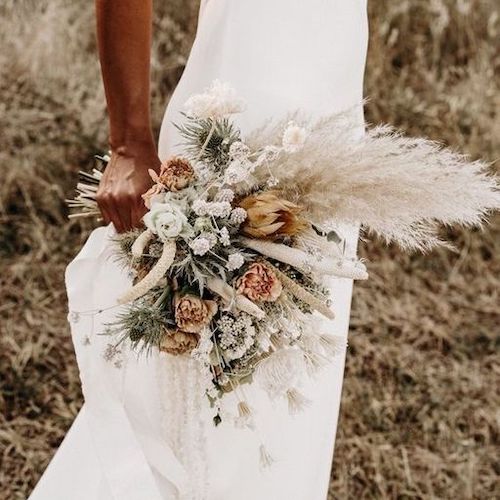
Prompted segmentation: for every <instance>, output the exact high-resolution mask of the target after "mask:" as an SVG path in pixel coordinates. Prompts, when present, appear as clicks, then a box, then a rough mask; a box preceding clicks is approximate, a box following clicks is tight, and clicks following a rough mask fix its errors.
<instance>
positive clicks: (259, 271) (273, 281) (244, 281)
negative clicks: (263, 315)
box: [236, 262, 283, 302]
mask: <svg viewBox="0 0 500 500" xmlns="http://www.w3.org/2000/svg"><path fill="white" fill-rule="evenodd" d="M236 290H237V292H238V293H240V294H242V295H245V297H247V298H249V299H250V300H253V301H256V302H274V301H275V300H277V299H278V297H279V296H280V294H281V292H282V290H283V286H282V284H281V281H280V280H279V279H278V277H277V276H276V274H275V273H274V271H273V270H272V269H270V268H269V267H267V266H266V265H265V264H263V263H261V262H254V263H253V264H251V265H250V266H249V268H248V269H247V271H246V272H245V274H243V276H240V277H239V278H238V279H237V281H236Z"/></svg>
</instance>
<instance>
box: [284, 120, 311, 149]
mask: <svg viewBox="0 0 500 500" xmlns="http://www.w3.org/2000/svg"><path fill="white" fill-rule="evenodd" d="M307 135H308V134H307V130H306V129H305V128H304V127H299V126H298V125H296V124H295V123H294V122H290V123H289V124H288V126H287V128H286V129H285V131H284V132H283V149H284V150H285V151H286V152H287V153H296V152H297V151H300V150H301V149H302V148H303V147H304V144H305V142H306V139H307Z"/></svg>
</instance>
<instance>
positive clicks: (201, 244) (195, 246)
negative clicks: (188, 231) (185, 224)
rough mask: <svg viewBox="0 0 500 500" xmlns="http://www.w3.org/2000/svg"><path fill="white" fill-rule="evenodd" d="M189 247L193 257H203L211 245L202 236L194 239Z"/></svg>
mask: <svg viewBox="0 0 500 500" xmlns="http://www.w3.org/2000/svg"><path fill="white" fill-rule="evenodd" d="M189 246H190V247H191V250H193V253H194V254H195V255H200V256H201V255H205V254H206V253H207V252H208V251H209V250H210V249H211V248H212V244H211V242H210V240H209V239H208V238H205V237H203V236H198V238H195V239H194V240H193V241H192V242H191V243H190V244H189Z"/></svg>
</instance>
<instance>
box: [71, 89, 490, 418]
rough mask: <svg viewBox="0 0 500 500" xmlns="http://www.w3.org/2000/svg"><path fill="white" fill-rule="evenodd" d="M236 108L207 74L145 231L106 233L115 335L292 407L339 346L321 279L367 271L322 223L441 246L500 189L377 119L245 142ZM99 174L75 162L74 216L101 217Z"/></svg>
mask: <svg viewBox="0 0 500 500" xmlns="http://www.w3.org/2000/svg"><path fill="white" fill-rule="evenodd" d="M243 111H244V103H243V102H242V101H241V100H240V99H239V98H238V96H237V95H236V93H235V91H234V90H233V89H232V88H231V87H230V86H229V85H227V84H224V83H221V82H218V81H216V82H214V83H213V84H212V86H211V87H210V88H209V89H207V90H206V91H205V92H204V93H202V94H199V95H196V96H193V97H191V98H190V99H189V100H188V102H187V103H186V106H185V114H184V115H183V120H184V121H183V123H182V124H180V125H178V130H179V132H180V134H181V136H182V137H183V139H184V143H183V146H184V152H183V156H182V157H181V156H175V157H172V158H169V159H167V160H166V161H164V163H163V164H162V166H161V170H160V172H154V171H151V172H150V174H151V178H152V180H153V182H154V185H153V187H152V188H151V189H150V190H149V191H148V192H147V193H145V194H144V196H143V197H144V201H145V204H146V206H147V208H148V212H147V214H146V215H145V216H144V224H145V229H144V230H141V231H133V232H130V233H127V234H124V235H121V236H119V237H118V238H117V242H118V247H119V249H118V253H119V255H120V257H121V258H122V259H123V260H124V262H125V263H126V265H127V266H129V267H130V268H131V269H133V270H134V272H135V282H134V284H133V286H132V288H131V289H129V290H124V293H123V296H122V297H121V299H120V303H122V304H127V305H128V306H127V308H126V310H125V312H123V313H122V314H121V315H120V316H119V318H118V320H117V322H116V323H115V324H114V325H112V326H111V331H112V332H115V333H116V334H117V335H119V341H130V342H131V343H132V345H133V347H134V348H137V349H140V350H146V351H147V352H148V351H150V350H151V349H159V350H160V351H163V352H165V353H168V354H170V355H175V356H180V355H185V356H192V357H193V358H195V359H197V360H199V362H200V367H201V368H200V369H203V370H204V373H206V377H205V378H206V394H207V397H208V398H209V400H210V402H211V403H212V404H213V405H214V406H215V407H216V408H218V407H219V403H218V402H219V400H220V398H222V396H223V394H224V393H225V392H228V391H234V390H235V389H237V388H238V387H239V386H240V385H241V384H243V383H248V382H252V381H254V380H255V381H257V382H258V383H260V384H261V385H262V387H263V388H264V389H265V390H266V391H267V392H268V393H269V394H270V396H271V397H279V396H284V397H286V398H287V399H288V402H289V408H290V410H291V412H292V413H293V412H295V411H297V410H299V409H300V408H301V407H302V406H303V405H304V404H305V402H306V401H307V400H306V399H305V397H304V396H302V395H301V394H300V393H299V392H298V380H299V377H300V376H301V375H302V374H303V373H311V372H314V371H315V370H317V369H319V368H320V367H321V366H323V365H324V364H325V363H327V362H329V361H330V360H331V358H332V357H333V356H334V355H335V354H337V353H338V352H340V351H341V350H342V349H343V348H344V347H345V342H344V341H343V340H342V339H341V338H339V337H335V336H334V335H332V332H323V333H321V332H318V331H317V329H315V328H312V327H311V323H312V322H313V321H314V318H315V317H317V315H318V314H319V315H323V316H325V317H327V318H333V314H334V313H333V309H332V304H331V301H330V298H329V296H328V289H327V288H325V286H324V285H323V284H322V280H321V278H320V277H321V276H325V275H330V276H337V277H347V278H351V279H366V278H367V277H368V274H367V271H366V267H365V265H364V263H363V262H361V261H359V260H356V259H352V258H347V257H346V256H345V255H344V250H343V245H342V241H341V239H340V238H339V236H338V235H337V234H336V233H335V231H332V230H331V229H329V228H330V227H331V223H332V222H334V223H337V222H338V223H352V224H361V226H362V227H363V228H364V229H365V230H367V231H368V232H370V231H372V232H374V233H376V234H378V235H380V236H381V237H383V238H385V239H386V240H387V241H388V242H391V241H393V242H396V243H398V244H400V245H401V246H402V247H403V248H404V249H409V250H413V249H417V250H428V249H430V248H432V247H434V246H436V245H440V244H445V242H443V241H441V240H440V238H439V236H438V233H437V229H438V227H439V225H440V224H441V225H443V224H444V225H448V224H456V223H458V224H462V225H478V224H480V223H481V222H482V221H483V219H484V217H485V216H486V215H487V213H488V212H489V211H492V210H496V209H498V208H499V207H500V194H499V191H498V185H497V181H496V179H495V178H494V177H492V176H490V175H488V174H487V172H486V169H487V166H486V165H485V164H483V163H482V162H479V161H476V162H469V161H468V160H467V159H466V158H465V157H463V156H461V155H458V154H456V153H453V152H451V151H450V150H448V149H443V148H442V147H441V146H439V145H437V144H436V143H433V142H431V141H428V140H425V139H411V138H406V137H403V136H402V135H400V134H399V133H397V132H395V131H394V130H393V129H392V128H390V127H386V126H381V127H376V128H372V129H369V130H368V131H367V132H366V133H365V134H359V133H356V130H355V128H356V127H355V126H354V125H353V123H355V120H352V119H351V118H350V114H349V113H345V114H340V115H333V116H330V117H326V118H323V119H320V120H316V121H310V120H306V119H304V118H301V117H300V116H298V115H297V116H293V117H291V118H289V119H287V120H285V121H278V122H273V123H269V124H267V125H266V126H264V127H263V128H261V129H259V130H256V131H254V132H253V133H252V134H251V135H250V136H249V137H247V138H245V139H243V137H242V136H241V132H240V130H239V129H238V128H237V127H236V125H235V124H234V122H233V121H232V120H231V119H230V117H231V115H233V114H235V113H240V112H243ZM358 132H359V131H358ZM100 175H101V174H100V172H99V171H97V170H95V171H94V173H93V174H91V175H89V174H84V177H83V179H82V182H81V183H80V184H79V185H78V193H79V194H78V196H77V197H76V199H75V200H72V201H71V206H72V207H74V208H77V209H80V210H81V213H80V214H75V215H76V216H78V215H97V214H98V213H99V211H98V208H97V205H96V202H95V192H96V186H97V185H98V183H99V179H100ZM313 313H317V314H314V315H313ZM241 405H243V406H241ZM245 405H246V403H245V402H244V401H242V402H241V403H240V406H241V408H240V414H241V417H242V418H247V417H248V413H249V412H248V411H247V409H248V408H247V406H245ZM215 421H216V422H219V421H220V415H218V414H217V415H216V417H215Z"/></svg>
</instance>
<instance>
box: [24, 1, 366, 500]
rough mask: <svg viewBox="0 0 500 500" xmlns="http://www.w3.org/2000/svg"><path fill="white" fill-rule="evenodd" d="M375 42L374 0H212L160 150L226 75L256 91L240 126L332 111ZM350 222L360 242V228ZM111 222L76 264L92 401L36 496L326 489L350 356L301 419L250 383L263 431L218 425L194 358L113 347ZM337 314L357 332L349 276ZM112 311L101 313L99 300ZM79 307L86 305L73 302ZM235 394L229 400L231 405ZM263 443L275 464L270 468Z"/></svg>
mask: <svg viewBox="0 0 500 500" xmlns="http://www.w3.org/2000/svg"><path fill="white" fill-rule="evenodd" d="M366 43H367V21H366V4H365V0H307V1H306V0H208V1H204V2H203V5H202V9H201V15H200V21H199V27H198V33H197V36H196V40H195V42H194V45H193V48H192V51H191V55H190V58H189V61H188V64H187V67H186V69H185V72H184V74H183V76H182V79H181V81H180V83H179V85H178V87H177V89H176V91H175V93H174V95H173V96H172V99H171V101H170V104H169V107H168V109H167V113H166V115H165V120H164V123H163V126H162V130H161V134H160V144H159V146H160V156H161V158H162V159H164V158H166V157H167V156H168V155H170V154H172V153H175V152H176V151H178V147H177V144H178V142H179V137H178V135H177V132H176V129H175V128H174V127H173V125H172V123H171V122H172V121H179V119H180V118H181V117H180V115H179V111H180V110H181V108H182V104H183V103H184V101H185V100H186V99H187V97H189V95H191V94H192V93H196V92H199V91H201V90H203V89H204V88H205V87H206V86H208V85H209V84H210V82H211V81H212V80H214V79H216V78H218V79H220V80H223V81H228V82H230V83H231V84H232V85H233V86H234V87H235V88H236V89H237V91H238V93H239V94H240V95H241V96H242V97H243V98H244V99H245V100H246V102H247V106H248V109H247V112H246V113H245V114H244V115H241V117H239V118H238V122H239V125H240V126H241V127H242V129H243V131H244V132H245V131H250V130H251V129H253V128H254V127H258V126H259V125H261V124H262V123H263V122H264V121H265V120H266V119H268V118H272V117H274V118H281V117H283V116H285V115H287V114H288V113H291V112H293V111H296V110H302V111H304V112H306V113H309V114H310V115H311V116H321V115H324V114H330V113H333V112H336V111H341V110H345V109H348V108H352V107H353V106H358V109H359V123H360V132H359V133H362V130H363V116H362V108H361V102H362V83H363V72H364V62H365V53H366ZM340 232H341V233H342V234H343V235H344V236H345V238H346V241H347V251H348V252H350V253H354V252H355V247H356V242H357V228H354V227H347V228H346V227H344V228H340ZM113 234H114V233H113V229H112V227H107V228H100V229H97V230H96V231H94V232H93V233H92V235H91V236H90V238H89V240H88V242H87V243H86V245H85V247H84V248H83V249H82V251H81V252H80V254H79V255H78V256H77V257H76V259H75V260H74V261H73V262H72V263H71V264H70V266H69V267H68V270H67V274H66V283H67V287H68V298H69V309H70V321H71V331H72V336H73V341H74V345H75V351H76V353H77V360H78V364H79V368H80V372H81V379H82V385H83V392H84V396H85V405H84V407H83V408H82V410H81V412H80V414H79V415H78V417H77V419H76V420H75V422H74V424H73V426H72V428H71V429H70V431H69V432H68V434H67V436H66V438H65V440H64V442H63V444H62V445H61V447H60V449H59V450H58V452H57V454H56V456H55V457H54V459H53V461H52V462H51V464H50V465H49V467H48V468H47V470H46V472H45V474H44V476H43V478H42V479H41V481H40V483H39V484H38V486H37V488H36V489H35V491H34V492H33V494H32V496H31V497H30V498H31V500H66V499H68V498H71V499H72V500H80V499H82V500H83V499H85V500H93V499H97V500H146V499H147V500H160V499H161V500H174V499H179V498H183V499H188V500H195V499H201V500H229V499H236V500H255V499H256V498H262V499H265V500H324V499H325V498H326V496H327V490H328V482H329V474H330V467H331V459H332V455H333V447H334V441H335V432H336V423H337V418H338V411H339V405H340V395H341V387H342V378H343V364H344V360H343V359H337V360H336V361H335V363H333V364H332V365H331V366H329V367H327V368H326V369H324V370H323V371H322V372H321V373H320V374H319V375H318V376H317V377H316V378H315V379H313V380H308V381H307V382H306V383H305V384H304V386H303V387H302V391H303V392H304V393H305V394H307V397H308V398H309V399H311V401H312V404H311V406H310V407H309V408H307V409H306V410H305V411H304V412H303V413H302V414H299V415H297V416H296V417H294V418H291V417H290V416H289V415H288V413H287V410H286V405H285V403H284V402H283V401H270V400H269V398H268V397H267V395H265V394H264V393H263V392H262V391H261V390H260V389H259V388H258V387H256V386H253V385H252V386H248V387H247V388H245V397H246V399H247V400H248V402H249V404H250V405H251V406H252V407H253V409H254V410H255V411H256V422H257V428H258V432H257V433H255V432H252V431H250V430H248V429H246V430H245V429H243V430H242V429H236V428H234V426H232V424H231V423H230V422H226V423H223V424H221V425H220V426H218V427H214V426H213V424H212V422H211V417H212V413H211V412H210V409H209V408H208V405H206V401H205V400H204V399H202V395H201V394H200V392H199V389H200V384H199V380H198V377H199V375H198V374H197V369H196V364H195V363H193V362H189V361H183V360H180V359H172V358H170V357H168V356H165V355H160V354H155V355H153V356H151V357H150V358H147V359H146V358H144V357H141V358H138V357H137V356H136V355H135V354H134V353H132V352H130V350H128V349H127V348H126V347H125V346H122V348H121V349H119V350H118V351H116V350H115V349H113V348H112V347H110V345H111V346H112V342H113V339H110V338H109V337H108V336H106V335H103V334H104V333H105V330H106V327H105V325H106V324H107V323H109V322H112V321H113V319H114V318H115V317H116V314H117V313H119V308H117V307H115V304H116V298H117V297H118V295H119V294H120V292H122V290H123V289H124V288H125V287H127V286H128V285H129V283H130V279H129V277H128V276H127V273H126V272H125V271H124V270H123V269H121V268H120V266H119V265H118V264H117V263H116V262H114V260H113V258H112V257H111V254H112V241H111V239H112V237H113ZM329 286H330V288H331V290H332V297H333V302H334V309H335V312H336V319H335V320H333V321H324V322H323V323H322V326H323V328H324V330H325V331H326V332H331V333H333V334H336V335H344V336H345V335H347V330H348V323H349V309H350V301H351V291H352V282H351V281H350V280H345V279H334V280H331V281H330V282H329ZM100 309H102V310H103V312H100V313H99V312H98V310H100ZM77 312H79V314H76V313H77ZM234 406H235V400H234V397H233V396H231V395H229V396H228V397H227V399H226V401H225V408H227V410H228V411H229V412H231V411H234ZM262 442H264V443H265V444H266V447H267V448H268V449H269V451H270V453H271V454H272V455H273V458H274V459H275V460H276V462H275V463H274V465H273V466H272V467H271V468H270V469H267V470H266V471H262V470H261V468H260V466H259V459H258V458H259V447H260V445H261V443H262Z"/></svg>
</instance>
